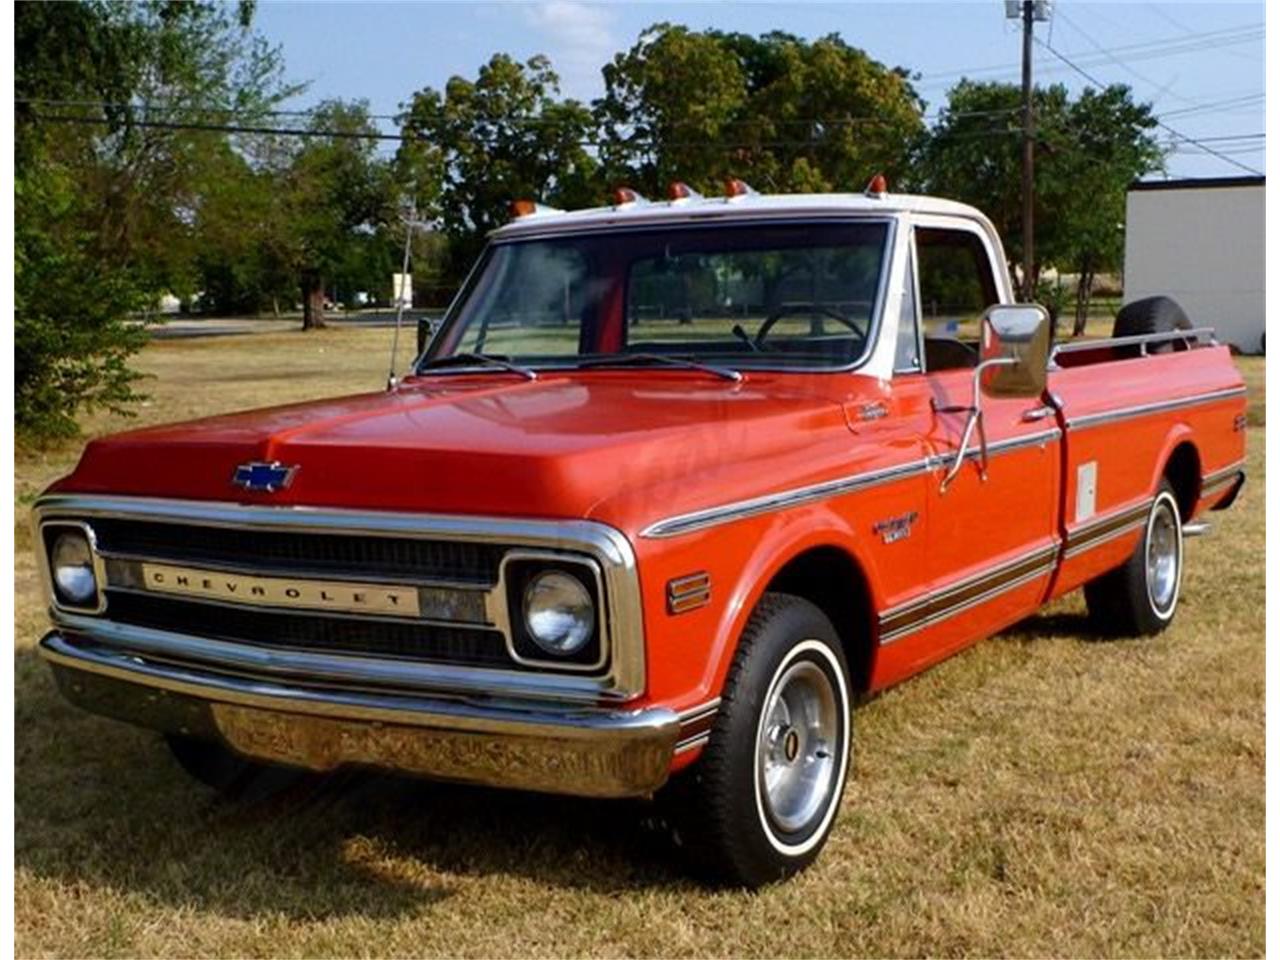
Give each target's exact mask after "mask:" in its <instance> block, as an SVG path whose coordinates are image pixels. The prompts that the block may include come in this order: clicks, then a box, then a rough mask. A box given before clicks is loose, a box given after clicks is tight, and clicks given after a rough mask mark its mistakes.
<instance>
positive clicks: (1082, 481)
mask: <svg viewBox="0 0 1280 960" xmlns="http://www.w3.org/2000/svg"><path fill="white" fill-rule="evenodd" d="M1097 510H1098V461H1097V460H1090V461H1089V462H1088V463H1082V464H1080V466H1079V467H1077V468H1076V523H1080V522H1082V521H1084V520H1088V519H1089V518H1090V517H1092V516H1093V515H1094V514H1095V513H1096V512H1097Z"/></svg>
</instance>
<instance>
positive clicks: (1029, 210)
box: [1004, 0, 1051, 303]
mask: <svg viewBox="0 0 1280 960" xmlns="http://www.w3.org/2000/svg"><path fill="white" fill-rule="evenodd" d="M1004 6H1005V16H1006V17H1008V18H1009V19H1015V18H1016V19H1019V20H1021V21H1022V299H1023V300H1024V301H1025V302H1027V303H1031V302H1032V301H1034V300H1035V298H1036V290H1035V280H1034V273H1035V270H1034V268H1035V262H1036V256H1035V247H1036V230H1035V142H1036V114H1035V108H1034V106H1033V105H1032V98H1031V94H1032V87H1031V48H1032V41H1033V39H1034V30H1035V23H1036V21H1037V20H1038V21H1041V22H1043V21H1045V20H1048V19H1049V12H1050V6H1051V3H1050V0H1012V2H1010V0H1006V2H1005V5H1004Z"/></svg>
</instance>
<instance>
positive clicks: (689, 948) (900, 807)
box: [14, 330, 1265, 956]
mask: <svg viewBox="0 0 1280 960" xmlns="http://www.w3.org/2000/svg"><path fill="white" fill-rule="evenodd" d="M389 336H390V334H389V331H385V330H378V331H352V330H330V331H323V332H321V333H318V334H313V335H303V334H300V333H291V332H290V333H279V334H263V335H258V336H254V337H243V338H242V337H228V338H220V339H216V340H194V341H170V342H162V343H156V344H155V345H153V346H151V347H149V348H148V349H147V350H146V351H145V352H144V353H143V355H142V356H141V358H140V361H141V365H142V367H143V368H144V369H145V370H146V371H147V372H149V373H151V374H153V375H154V379H153V380H152V381H150V382H149V383H148V384H147V388H148V389H149V390H150V391H151V392H152V394H153V399H152V401H151V403H150V405H149V406H147V407H145V408H143V409H142V410H141V411H140V416H139V418H138V421H139V422H141V423H151V422H158V421H161V420H172V419H177V418H180V417H188V416H195V415H200V414H209V413H215V412H219V411H224V410H231V409H236V408H240V407H247V406H259V405H263V404H268V403H278V402H282V401H285V400H289V399H300V398H306V397H315V396H320V395H324V394H332V393H340V392H344V391H353V390H358V389H377V388H378V386H379V385H380V383H381V380H382V376H383V371H384V366H385V357H386V347H387V344H388V343H389ZM1241 366H1242V368H1243V370H1244V371H1245V375H1246V378H1247V380H1248V382H1249V384H1250V389H1251V396H1250V404H1251V406H1250V410H1251V420H1250V422H1251V423H1252V424H1255V425H1254V426H1253V427H1251V429H1250V431H1249V447H1250V449H1249V476H1250V481H1249V485H1248V487H1246V489H1245V493H1244V494H1243V496H1242V498H1241V500H1240V501H1239V503H1238V504H1237V506H1236V507H1235V508H1234V509H1233V510H1231V511H1228V512H1225V513H1219V514H1214V515H1212V516H1211V519H1212V520H1213V522H1214V532H1213V535H1212V536H1210V537H1208V538H1204V539H1201V540H1197V541H1193V542H1192V543H1191V544H1189V546H1188V549H1187V563H1188V566H1187V574H1186V580H1185V584H1184V599H1183V603H1184V605H1183V607H1182V609H1181V610H1180V612H1179V615H1178V619H1177V622H1176V623H1175V625H1174V626H1173V627H1172V628H1171V629H1170V630H1169V631H1167V632H1166V633H1164V634H1162V635H1161V636H1159V637H1157V638H1155V639H1151V640H1142V641H1128V640H1122V641H1111V642H1100V641H1098V640H1096V639H1094V638H1093V637H1091V636H1090V634H1089V633H1088V631H1087V630H1086V628H1085V623H1084V621H1083V605H1082V603H1081V600H1080V598H1079V596H1078V595H1076V596H1072V597H1068V598H1066V599H1065V600H1064V601H1062V602H1060V603H1057V604H1054V605H1053V606H1052V607H1051V608H1049V609H1048V610H1046V611H1044V612H1043V613H1042V614H1040V615H1038V616H1036V617H1033V618H1031V619H1030V620H1028V621H1026V622H1025V623H1023V624H1021V625H1019V626H1018V627H1017V628H1015V629H1013V630H1010V631H1007V632H1006V633H1004V634H1002V635H1001V636H999V637H996V638H994V639H992V640H989V641H986V642H984V643H981V644H979V645H978V646H976V647H974V648H973V649H971V650H969V651H967V652H966V653H964V654H961V655H960V656H957V657H955V658H953V659H951V660H949V661H947V662H946V663H944V664H942V665H941V666H939V667H938V668H936V669H934V670H932V671H930V672H929V673H927V674H925V675H923V676H921V677H919V678H917V679H915V680H912V681H910V682H908V683H906V684H903V685H902V686H899V687H897V688H895V689H893V690H891V691H889V692H888V693H886V694H884V695H883V696H880V697H878V698H876V699H875V700H873V701H871V702H870V703H868V704H866V705H865V706H863V707H862V708H860V709H859V710H858V713H857V717H856V725H857V742H856V752H855V756H854V779H853V780H852V781H851V784H850V788H849V790H848V793H847V795H846V797H845V800H844V805H843V809H842V812H841V818H840V820H839V822H838V824H837V826H836V829H835V833H834V835H833V837H832V839H831V842H830V844H829V845H828V847H827V849H826V850H825V852H824V853H823V855H822V858H821V860H820V861H819V862H818V864H817V865H816V866H815V868H814V869H812V870H810V871H809V872H807V873H806V874H804V875H802V876H801V877H799V878H797V879H796V880H795V881H794V882H791V883H788V884H784V885H781V886H777V887H773V888H769V889H766V890H763V891H761V892H758V893H739V892H731V891H708V890H704V889H701V888H699V887H697V886H695V885H694V884H692V883H690V882H689V881H687V880H686V879H685V878H684V877H683V875H682V874H681V873H680V871H679V869H678V867H677V866H676V861H675V858H674V857H673V856H672V855H671V852H670V851H669V850H668V849H667V847H666V845H665V842H664V840H663V838H662V835H661V834H660V833H658V832H656V831H654V830H653V829H651V828H650V825H649V822H648V821H649V817H650V814H651V810H650V808H648V807H647V806H646V805H644V804H640V803H603V802H588V801H580V800H566V799H561V798H555V797H538V796H531V795H526V794H510V793H503V792H499V791H488V790H480V789H470V788H463V787H446V786H440V785H433V784H428V783H422V782H416V781H409V780H399V779H396V778H391V777H382V776H372V775H368V774H355V773H344V774H341V775H335V776H331V777H322V778H311V779H305V780H302V781H300V782H292V783H290V784H288V785H286V786H280V787H278V788H276V789H271V787H272V785H271V784H263V785H261V789H258V790H257V791H256V792H255V793H254V794H253V795H251V796H246V797H244V798H242V799H241V800H239V801H237V802H234V803H225V802H219V801H217V800H215V799H214V798H213V797H212V796H211V795H210V794H208V793H207V792H206V791H204V790H203V789H202V788H200V787H198V786H196V785H194V784H193V783H191V782H190V781H188V780H187V779H185V777H184V775H183V774H182V773H181V772H180V771H179V770H178V769H177V767H176V766H175V765H174V764H173V763H172V761H171V760H170V759H169V757H168V755H167V753H166V751H165V749H164V747H163V745H162V744H161V743H160V742H159V741H158V739H157V738H156V737H155V736H154V735H153V734H150V733H148V732H146V731H141V730H135V729H133V728H130V727H128V726H124V725H121V724H117V723H113V722H111V721H108V720H104V719H99V718H96V717H92V716H88V715H86V714H83V713H80V712H78V711H76V710H74V709H73V708H71V707H70V706H68V705H66V704H65V703H64V702H63V701H62V700H61V698H60V696H59V695H58V694H57V692H56V690H55V689H54V686H53V683H52V680H51V679H50V677H49V674H48V671H47V668H46V667H45V666H44V665H43V664H42V663H40V662H39V661H38V659H37V657H36V655H35V653H34V651H33V647H34V644H35V641H36V639H37V638H38V636H39V635H40V632H41V631H42V630H43V629H44V626H45V621H44V615H43V613H42V610H41V601H40V598H39V596H38V593H37V590H36V584H35V574H34V568H33V563H32V560H31V556H30V552H29V543H28V542H27V534H26V529H25V513H26V508H27V506H28V505H29V503H30V501H31V499H32V497H33V495H34V494H35V492H36V491H38V490H39V489H40V488H41V487H43V486H44V485H45V484H46V483H47V482H48V481H49V480H50V479H52V478H53V477H54V476H56V475H58V474H60V473H62V472H65V471H66V470H67V469H69V468H70V466H71V465H72V464H73V463H74V461H75V458H76V457H77V456H78V453H79V445H70V446H67V447H65V448H63V449H60V450H57V451H54V452H52V453H45V454H40V455H36V454H32V453H29V452H28V453H26V454H23V455H22V456H21V457H20V458H19V461H18V463H17V470H16V481H17V507H18V513H19V518H18V520H19V526H18V528H17V533H18V536H19V553H18V556H17V582H16V590H17V609H16V613H15V616H16V627H17V649H16V651H15V668H16V690H15V694H16V703H15V710H14V721H15V727H16V753H15V777H16V786H15V791H14V799H15V825H14V857H15V863H16V872H15V879H14V883H15V892H14V909H15V925H16V931H15V936H16V944H15V946H16V952H17V954H18V955H19V956H139V955H141V956H156V955H174V954H179V955H189V956H214V955H219V956H221V955H235V956H268V955H270V956H304V955H305V956H314V955H351V956H369V955H396V956H401V955H459V956H492V955H530V956H560V955H573V954H589V955H593V956H623V955H626V956H691V955H699V956H706V955H714V956H721V955H725V954H741V955H748V956H777V955H805V956H819V955H820V956H826V955H855V954H856V955H877V956H881V955H893V956H898V955H921V954H928V955H944V956H954V955H959V954H969V955H973V954H976V955H1055V956H1066V955H1070V956H1096V955H1141V956H1147V955H1157V954H1158V955H1189V956H1223V955H1230V956H1253V955H1260V954H1261V953H1262V952H1263V949H1264V943H1265V941H1264V936H1265V922H1264V914H1263V899H1264V898H1263V894H1264V882H1265V868H1264V843H1265V801H1264V784H1265V776H1264V760H1265V738H1264V732H1263V723H1264V680H1263V666H1264V637H1263V609H1264V604H1265V591H1264V565H1263V545H1264V542H1265V528H1264V521H1263V490H1264V487H1265V475H1264V463H1263V453H1264V432H1263V429H1262V427H1261V425H1262V422H1263V421H1262V416H1261V407H1260V405H1259V401H1260V398H1261V384H1262V379H1263V373H1264V365H1263V361H1262V360H1260V359H1255V358H1246V359H1243V360H1242V361H1241ZM118 427H119V423H118V422H113V421H111V420H109V419H107V418H99V419H95V420H94V421H93V422H92V423H91V424H90V430H91V432H100V431H105V430H108V429H114V428H118Z"/></svg>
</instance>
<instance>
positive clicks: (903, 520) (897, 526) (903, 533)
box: [871, 510, 920, 543]
mask: <svg viewBox="0 0 1280 960" xmlns="http://www.w3.org/2000/svg"><path fill="white" fill-rule="evenodd" d="M919 516H920V515H919V514H918V513H917V512H916V511H914V510H912V511H911V512H910V513H904V514H902V516H900V517H886V518H885V519H884V520H878V521H876V524H875V526H873V527H872V528H871V529H872V530H873V531H875V532H876V533H878V534H879V535H880V539H881V540H883V541H884V542H885V543H896V542H897V541H899V540H905V539H907V537H909V536H911V525H912V524H913V523H915V522H916V520H917V518H918V517H919Z"/></svg>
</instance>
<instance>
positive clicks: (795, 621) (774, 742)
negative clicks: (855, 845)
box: [677, 594, 852, 887]
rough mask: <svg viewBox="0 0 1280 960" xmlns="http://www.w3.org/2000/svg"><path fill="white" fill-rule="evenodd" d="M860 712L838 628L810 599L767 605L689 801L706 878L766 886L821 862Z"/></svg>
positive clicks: (747, 641) (745, 642)
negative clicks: (854, 722) (853, 705)
mask: <svg viewBox="0 0 1280 960" xmlns="http://www.w3.org/2000/svg"><path fill="white" fill-rule="evenodd" d="M850 707H851V704H850V697H849V681H848V668H847V667H846V665H845V660H844V653H843V651H842V649H841V646H840V641H839V638H838V637H837V636H836V632H835V628H834V627H833V626H832V625H831V621H830V620H828V619H827V617H826V615H825V614H823V613H822V611H821V610H819V609H818V608H817V607H815V606H814V605H813V604H812V603H809V602H808V601H807V600H803V599H801V598H799V597H793V596H789V595H785V594H767V595H766V596H765V598H764V599H763V600H762V601H761V603H760V605H759V606H758V607H757V608H756V611H755V612H754V613H753V614H752V616H751V620H750V622H749V623H748V624H747V628H746V630H745V631H744V633H743V636H742V641H741V643H740V644H739V648H738V652H737V654H736V656H735V657H734V662H733V665H732V667H731V668H730V671H729V678H728V680H727V681H726V682H725V689H724V693H723V696H722V697H721V701H720V709H719V713H718V714H717V716H716V723H715V726H714V727H713V729H712V732H711V739H710V741H709V742H708V744H707V746H706V748H705V749H704V752H703V755H702V757H701V758H700V759H699V761H698V764H697V765H696V767H695V768H694V769H693V770H692V771H691V772H690V774H689V777H688V778H687V780H686V784H685V786H686V787H687V788H688V789H686V790H685V791H682V795H681V796H680V798H679V801H678V802H679V807H680V809H679V810H678V811H677V816H678V818H679V821H680V823H681V829H680V830H679V833H680V840H681V842H682V844H683V845H684V846H685V848H686V849H687V850H688V851H689V853H690V854H691V855H692V858H693V861H694V866H695V868H696V869H697V870H698V871H699V872H700V873H702V874H703V875H704V876H707V877H708V878H709V879H712V880H714V881H716V882H720V883H727V884H732V885H735V886H746V887H758V886H761V885H763V884H766V883H770V882H772V881H775V880H781V879H783V878H785V877H788V876H791V875H792V874H794V873H797V872H799V871H800V870H802V869H804V868H805V867H806V866H808V865H809V864H810V863H812V862H813V860H814V859H815V858H816V857H817V856H818V853H819V851H820V850H821V849H822V847H823V845H824V844H825V843H826V841H827V838H828V836H830V833H831V827H832V824H833V823H834V821H835V816H836V811H837V808H838V807H839V805H840V797H841V794H842V793H843V792H844V784H845V779H846V775H847V773H848V766H849V752H850V742H851V739H852V736H851V734H852V727H851V724H852V715H851V712H850Z"/></svg>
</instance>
